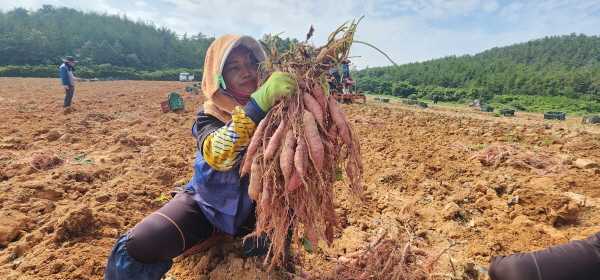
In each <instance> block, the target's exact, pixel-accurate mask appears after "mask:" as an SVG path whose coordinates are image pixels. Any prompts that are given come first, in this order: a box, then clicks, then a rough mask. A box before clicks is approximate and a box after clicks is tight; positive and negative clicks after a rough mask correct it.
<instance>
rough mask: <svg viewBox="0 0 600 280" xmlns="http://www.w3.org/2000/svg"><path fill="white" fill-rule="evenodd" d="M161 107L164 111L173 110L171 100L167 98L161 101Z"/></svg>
mask: <svg viewBox="0 0 600 280" xmlns="http://www.w3.org/2000/svg"><path fill="white" fill-rule="evenodd" d="M160 108H161V109H162V111H163V113H168V112H170V111H171V106H170V105H169V100H168V99H165V100H163V101H161V102H160Z"/></svg>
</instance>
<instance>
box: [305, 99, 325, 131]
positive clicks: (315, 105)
mask: <svg viewBox="0 0 600 280" xmlns="http://www.w3.org/2000/svg"><path fill="white" fill-rule="evenodd" d="M302 98H303V99H304V107H306V109H307V110H308V111H309V112H310V113H311V114H312V115H313V117H314V118H315V120H316V121H317V123H318V124H319V125H320V126H321V127H323V109H322V108H321V105H319V102H317V100H316V99H315V98H314V97H312V96H311V95H310V94H309V93H308V92H305V93H303V94H302Z"/></svg>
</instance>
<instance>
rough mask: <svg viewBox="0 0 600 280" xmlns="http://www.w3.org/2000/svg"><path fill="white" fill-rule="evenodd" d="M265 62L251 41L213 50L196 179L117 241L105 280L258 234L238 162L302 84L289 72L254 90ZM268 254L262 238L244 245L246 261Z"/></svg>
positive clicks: (197, 127)
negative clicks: (227, 239) (263, 124)
mask: <svg viewBox="0 0 600 280" xmlns="http://www.w3.org/2000/svg"><path fill="white" fill-rule="evenodd" d="M265 58H266V54H265V52H264V51H263V50H262V48H261V46H260V44H259V43H258V41H256V39H254V38H252V37H249V36H239V35H224V36H222V37H219V38H218V39H216V40H215V41H214V42H213V43H212V44H211V46H210V47H209V49H208V51H207V54H206V60H205V63H204V70H205V71H204V75H203V79H202V89H203V92H204V94H205V95H206V97H207V99H208V101H206V102H205V103H204V105H203V106H202V107H200V109H199V110H198V112H197V114H196V116H195V122H194V125H193V128H192V134H193V135H194V137H195V138H196V143H197V150H196V159H195V161H194V176H193V177H192V179H191V181H190V182H189V183H188V184H187V185H186V186H185V190H183V191H181V192H179V193H177V194H176V195H175V197H174V198H173V200H172V201H170V202H168V203H167V204H166V205H165V206H163V207H162V208H161V209H159V210H157V211H156V212H154V213H152V214H150V215H149V216H147V217H146V218H145V219H144V220H142V221H141V222H140V223H138V224H137V225H135V226H134V227H133V229H131V230H130V231H129V232H127V233H125V234H123V235H122V236H121V237H120V238H119V239H118V240H117V242H116V244H115V245H114V247H113V249H112V251H111V253H110V256H109V259H108V263H107V265H106V270H105V279H107V280H108V279H110V280H112V279H119V280H126V279H160V278H161V277H162V276H163V275H164V274H165V273H166V272H167V271H168V270H169V269H170V268H171V266H172V264H173V261H172V259H173V258H175V257H177V256H179V255H181V254H184V255H190V254H195V253H198V252H201V251H203V250H206V249H208V248H210V247H211V246H213V245H214V244H215V243H216V242H217V241H218V240H219V239H220V238H221V237H222V236H223V235H224V234H229V235H233V236H236V237H242V236H245V235H247V234H249V233H251V232H252V231H253V229H254V228H255V222H256V216H255V212H254V209H255V202H253V201H252V200H251V199H250V197H249V196H248V184H249V177H248V176H244V177H240V175H239V165H240V161H241V159H242V157H243V154H244V152H245V150H246V148H247V145H248V144H249V142H250V139H251V135H252V133H253V132H254V130H255V129H256V127H257V125H258V124H259V122H260V121H261V120H262V119H263V118H264V117H265V116H266V113H267V112H268V111H269V110H270V109H271V108H272V107H273V106H275V104H277V103H278V102H279V101H281V100H282V99H283V98H286V97H288V96H290V95H291V94H292V93H293V92H295V91H296V88H297V86H298V85H297V82H296V81H295V80H293V79H292V78H291V77H290V76H289V75H288V74H284V73H281V72H275V73H272V74H271V76H270V77H269V79H268V80H267V81H266V82H265V83H264V84H263V85H262V86H261V87H260V88H258V89H257V87H258V75H259V63H260V62H262V61H264V60H265ZM267 251H268V244H267V242H265V240H262V239H260V238H259V239H251V238H248V239H246V240H245V242H244V244H243V245H242V253H243V254H244V255H245V256H246V257H249V256H258V255H262V254H266V252H267Z"/></svg>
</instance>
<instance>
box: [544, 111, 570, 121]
mask: <svg viewBox="0 0 600 280" xmlns="http://www.w3.org/2000/svg"><path fill="white" fill-rule="evenodd" d="M565 117H566V116H565V112H559V111H548V112H546V113H545V114H544V119H545V120H559V121H564V120H565Z"/></svg>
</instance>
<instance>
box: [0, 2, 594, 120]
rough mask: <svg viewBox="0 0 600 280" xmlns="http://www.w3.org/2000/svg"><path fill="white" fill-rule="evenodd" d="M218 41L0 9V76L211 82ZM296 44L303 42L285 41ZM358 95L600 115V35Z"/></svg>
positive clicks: (453, 62) (444, 67)
mask: <svg viewBox="0 0 600 280" xmlns="http://www.w3.org/2000/svg"><path fill="white" fill-rule="evenodd" d="M214 39H215V38H214V37H209V36H206V35H205V34H202V33H201V32H199V33H198V34H194V35H189V36H188V34H183V35H179V34H177V33H175V32H173V31H172V30H170V29H169V28H168V27H166V26H161V27H157V26H155V25H154V24H153V23H148V22H143V21H140V20H137V21H133V20H131V19H130V18H128V17H127V16H126V15H109V14H107V13H97V12H82V11H78V10H75V9H72V8H65V7H54V6H52V5H43V7H42V8H40V9H38V10H36V11H32V10H27V9H24V8H15V9H12V10H10V11H2V10H0V76H3V77H59V73H58V66H59V65H60V64H61V63H62V59H64V57H65V56H67V55H72V56H75V58H76V59H77V60H78V61H79V64H78V66H77V75H78V76H80V77H82V78H108V77H114V78H119V79H131V80H177V79H178V74H179V73H181V72H188V73H191V74H194V75H195V77H196V78H197V79H199V78H200V77H202V69H203V64H204V56H205V54H206V51H207V49H208V47H209V46H210V44H211V43H212V42H213V41H214ZM281 40H282V44H281V46H289V45H290V43H294V42H298V40H297V39H290V38H286V39H281ZM352 75H353V76H354V78H355V79H356V84H355V85H356V89H357V90H361V91H364V92H366V93H368V94H379V95H388V96H394V97H398V98H404V99H416V100H422V101H429V100H432V97H433V95H437V96H439V97H440V101H441V102H443V103H446V104H454V105H461V106H462V105H465V104H466V103H469V102H472V101H473V99H482V100H484V103H485V104H488V105H489V106H492V107H495V108H498V109H500V108H510V109H515V110H518V111H531V112H545V111H565V112H567V113H570V114H576V115H583V114H598V113H599V112H600V103H599V101H600V38H599V37H597V36H586V35H583V34H570V35H564V36H553V37H545V38H542V39H537V40H533V41H529V42H526V43H520V44H515V45H511V46H507V47H497V48H493V49H490V50H487V51H484V52H481V53H478V54H475V55H464V56H458V57H457V56H449V57H444V58H440V59H433V60H430V61H425V62H419V63H409V64H404V65H400V66H399V67H394V66H388V67H373V68H367V69H363V70H358V71H356V70H355V71H352Z"/></svg>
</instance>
